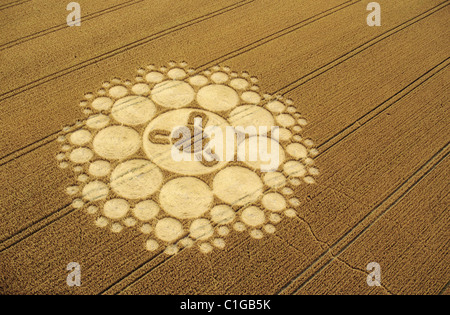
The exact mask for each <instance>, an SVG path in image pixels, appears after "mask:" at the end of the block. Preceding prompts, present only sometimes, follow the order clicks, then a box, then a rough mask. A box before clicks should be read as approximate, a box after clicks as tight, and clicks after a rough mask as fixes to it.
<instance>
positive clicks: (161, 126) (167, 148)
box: [143, 108, 229, 176]
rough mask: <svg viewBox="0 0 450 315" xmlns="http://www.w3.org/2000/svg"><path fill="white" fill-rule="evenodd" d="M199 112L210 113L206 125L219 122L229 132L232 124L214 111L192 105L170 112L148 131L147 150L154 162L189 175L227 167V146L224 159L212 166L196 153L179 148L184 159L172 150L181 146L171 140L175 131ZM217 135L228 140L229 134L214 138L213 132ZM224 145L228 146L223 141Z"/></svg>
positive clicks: (169, 169) (153, 123)
mask: <svg viewBox="0 0 450 315" xmlns="http://www.w3.org/2000/svg"><path fill="white" fill-rule="evenodd" d="M195 113H199V114H201V115H204V116H205V117H207V118H206V119H207V123H206V126H205V129H207V128H209V127H214V126H217V127H219V128H220V130H221V131H222V134H223V135H225V134H226V127H227V126H229V124H228V122H227V121H226V120H225V119H223V118H222V117H220V116H219V115H216V114H214V113H211V112H208V111H204V110H199V109H191V108H182V109H176V110H172V111H169V112H166V113H164V114H162V115H160V116H158V117H156V118H155V119H153V120H152V121H151V122H150V123H149V124H148V125H147V127H146V129H145V131H144V136H143V148H144V152H145V154H146V155H147V157H148V158H149V159H150V160H151V161H152V162H153V163H155V164H156V165H158V166H159V167H161V168H162V169H164V170H167V171H170V172H174V173H177V174H181V175H189V176H196V175H203V174H209V173H212V172H214V171H217V170H219V169H221V168H223V167H224V166H225V165H226V164H227V163H228V162H227V161H226V158H225V157H224V155H225V151H226V150H224V154H223V156H222V158H220V161H218V163H217V164H215V165H212V166H206V165H204V164H202V163H201V162H200V161H196V160H195V158H194V154H191V153H183V152H179V151H175V152H176V154H180V155H181V154H182V155H183V160H180V159H179V158H178V157H177V158H175V157H174V155H173V154H172V149H175V150H177V149H176V148H175V147H174V145H173V143H172V142H171V137H172V135H173V134H174V131H175V130H177V129H178V128H179V127H185V126H187V125H188V121H189V117H190V116H191V115H192V114H195ZM214 139H217V140H219V139H220V141H225V139H226V137H225V136H224V137H220V136H219V135H217V138H214V135H212V140H214ZM212 142H214V141H212ZM223 147H226V146H225V145H224V144H223ZM202 158H204V157H202ZM184 159H186V160H184Z"/></svg>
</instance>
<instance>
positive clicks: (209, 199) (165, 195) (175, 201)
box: [159, 177, 214, 219]
mask: <svg viewBox="0 0 450 315" xmlns="http://www.w3.org/2000/svg"><path fill="white" fill-rule="evenodd" d="M213 199H214V197H213V193H212V191H211V189H210V188H209V186H208V185H206V184H205V183H204V182H203V181H201V180H200V179H197V178H194V177H180V178H176V179H173V180H171V181H169V182H167V183H166V184H165V185H164V186H163V187H162V188H161V192H160V194H159V201H160V204H161V207H162V208H163V210H164V211H165V212H166V213H168V214H169V215H171V216H173V217H175V218H178V219H193V218H199V217H201V216H202V215H203V214H204V213H205V212H206V211H208V210H209V209H210V208H211V206H212V203H213Z"/></svg>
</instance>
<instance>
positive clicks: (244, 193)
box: [213, 166, 264, 206]
mask: <svg viewBox="0 0 450 315" xmlns="http://www.w3.org/2000/svg"><path fill="white" fill-rule="evenodd" d="M263 187H264V185H263V183H262V181H261V178H260V177H259V176H258V175H257V174H256V173H254V172H252V171H251V170H249V169H247V168H244V167H240V166H231V167H227V168H225V169H223V170H221V171H220V172H219V173H217V175H216V176H215V177H214V180H213V191H214V194H215V195H216V196H217V197H219V198H220V199H221V200H222V201H224V202H226V203H228V204H229V205H237V206H243V205H246V204H249V203H253V202H256V201H258V200H259V198H260V197H261V196H262V193H263Z"/></svg>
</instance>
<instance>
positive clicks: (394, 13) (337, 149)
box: [0, 0, 450, 294]
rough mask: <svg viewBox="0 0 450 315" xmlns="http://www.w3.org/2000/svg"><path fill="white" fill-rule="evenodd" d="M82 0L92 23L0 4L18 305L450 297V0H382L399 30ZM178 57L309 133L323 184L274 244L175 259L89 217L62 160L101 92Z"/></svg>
mask: <svg viewBox="0 0 450 315" xmlns="http://www.w3.org/2000/svg"><path fill="white" fill-rule="evenodd" d="M78 2H79V3H80V4H81V8H82V15H83V18H82V24H81V27H68V26H67V25H66V15H67V14H68V13H69V12H68V11H66V8H65V5H66V4H64V5H63V4H61V1H57V0H36V1H12V0H9V1H8V0H1V1H0V30H1V31H0V64H1V67H0V82H1V84H0V108H1V109H2V110H1V111H0V125H1V137H0V178H1V179H2V180H1V183H0V213H1V220H0V293H2V294H449V293H450V291H449V290H450V289H449V288H448V283H449V280H450V266H449V264H448V262H449V260H450V247H449V240H450V234H449V231H450V229H449V223H450V213H449V205H448V191H449V181H448V179H449V178H450V168H449V158H448V154H449V140H450V135H449V131H448V126H449V124H450V120H449V117H450V115H449V92H448V91H449V88H450V86H449V85H450V80H449V79H450V70H449V68H448V66H449V63H450V61H449V55H450V51H449V47H450V19H449V17H450V6H449V4H450V1H448V0H447V1H444V0H397V1H388V0H379V1H378V2H379V3H380V5H381V8H382V26H381V27H369V26H368V25H367V24H366V17H367V14H368V13H369V12H368V11H367V10H366V6H367V4H368V3H369V2H370V1H366V0H302V1H297V0H295V1H294V0H283V1H273V0H217V1H207V0H193V1H173V0H160V1H146V0H120V1H119V0H118V1H114V4H112V1H107V0H98V1H87V0H86V1H84V0H80V1H78ZM172 60H174V61H176V62H182V61H186V62H187V63H188V65H189V67H192V68H193V69H195V73H202V72H203V71H204V70H207V69H210V68H212V67H214V66H215V65H220V66H222V67H223V66H226V67H229V68H230V69H231V70H232V71H236V72H237V73H242V72H244V71H245V72H248V73H249V74H250V76H254V77H256V78H258V83H257V85H258V86H259V88H260V92H261V94H263V93H267V94H270V95H281V96H283V99H284V100H286V99H292V100H293V101H294V105H295V106H296V108H297V110H298V111H299V112H300V113H301V115H302V117H304V118H306V120H307V121H308V125H306V126H304V128H303V131H302V135H303V136H304V137H305V138H309V139H312V140H313V141H314V143H315V147H316V148H317V149H318V152H319V153H318V155H317V156H315V157H314V165H315V166H316V167H317V168H318V169H319V170H320V175H319V176H316V177H315V184H312V185H309V184H306V183H303V184H301V185H300V186H296V187H295V189H294V195H295V198H297V199H298V200H299V201H300V204H299V205H297V206H296V207H295V210H296V213H295V214H294V215H284V214H282V215H281V217H282V221H281V222H279V223H278V224H276V231H275V232H274V233H273V234H271V233H265V234H264V236H263V238H262V239H258V238H259V237H255V234H253V236H252V234H250V233H248V232H238V231H236V230H239V228H233V227H231V228H230V233H229V234H228V235H227V236H226V237H225V241H226V245H225V247H224V248H223V249H220V248H215V249H214V250H213V251H212V252H210V253H206V254H205V253H204V252H205V251H208V250H203V251H202V250H199V246H197V242H196V243H195V244H194V246H192V247H189V248H183V249H181V250H180V251H179V252H178V253H177V254H176V255H168V254H167V253H166V252H165V251H164V247H160V248H158V249H157V250H153V251H152V250H148V249H149V248H146V247H145V246H144V244H146V241H147V240H148V239H149V237H150V236H149V235H147V234H145V233H143V232H142V231H141V230H139V229H138V228H124V229H123V230H121V231H120V233H114V232H113V231H111V228H112V229H113V230H114V229H115V228H114V227H112V226H110V225H108V226H107V227H105V228H99V227H98V226H97V225H101V224H97V225H96V224H95V223H94V221H95V218H96V217H95V215H94V217H93V216H92V214H89V213H88V211H86V210H87V206H84V207H81V208H77V207H74V206H73V203H72V202H73V197H72V196H70V195H68V194H67V193H66V189H67V187H71V186H73V185H75V184H76V183H77V177H76V176H75V175H74V174H73V172H72V171H71V170H70V168H67V169H61V168H60V167H59V162H58V160H57V159H56V158H55V157H56V156H57V155H58V153H60V152H61V143H59V142H58V140H59V139H61V136H62V135H64V134H65V133H66V131H65V130H63V129H64V127H65V126H73V125H74V123H75V122H76V121H81V122H82V123H83V122H84V121H85V118H86V116H85V114H83V112H82V110H83V108H81V107H80V106H79V104H80V101H82V100H83V98H84V95H85V94H86V93H87V92H96V91H97V90H98V89H100V88H101V87H102V83H104V82H106V81H108V82H109V81H111V80H113V79H114V78H121V79H122V80H127V79H130V80H134V79H135V78H136V75H137V74H136V71H137V70H138V69H139V68H141V67H143V68H144V69H145V67H146V66H147V65H149V64H154V65H156V66H157V67H158V68H159V67H161V66H166V67H170V66H168V62H169V61H172ZM146 71H147V70H146ZM196 92H197V91H196ZM201 178H203V177H201ZM208 180H212V179H205V182H208ZM215 198H216V197H215ZM215 200H216V199H215ZM197 201H198V200H197ZM198 202H199V203H201V200H200V201H198ZM192 211H196V210H195V209H193V210H192ZM274 221H276V220H274ZM129 222H130V225H131V221H129ZM97 223H99V221H97ZM100 223H101V222H100ZM266 223H267V222H266ZM152 224H153V229H155V226H154V223H152ZM125 225H126V224H125ZM116 232H118V229H117V225H116ZM256 236H258V235H256ZM153 238H154V237H153ZM147 247H148V246H147ZM150 247H151V246H150ZM217 247H222V246H217ZM203 249H205V248H203ZM70 262H77V263H79V264H80V265H81V268H82V286H81V287H69V286H67V284H66V277H67V275H68V273H69V271H67V270H66V266H67V265H68V264H69V263H70ZM370 262H377V263H379V264H380V266H381V276H382V281H381V286H380V287H376V286H375V287H370V286H368V284H367V283H366V278H367V275H368V273H369V272H368V271H367V270H366V266H367V265H368V264H369V263H370Z"/></svg>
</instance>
